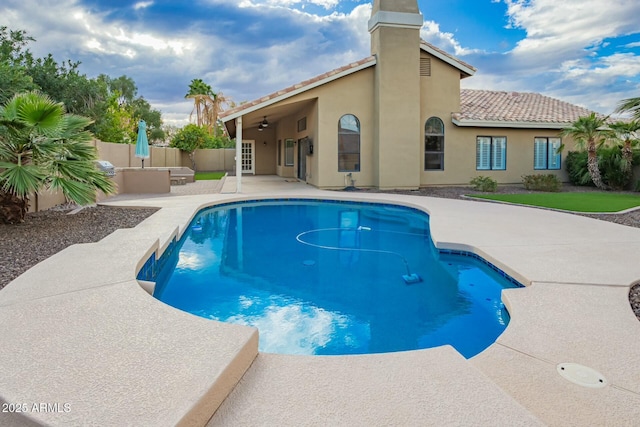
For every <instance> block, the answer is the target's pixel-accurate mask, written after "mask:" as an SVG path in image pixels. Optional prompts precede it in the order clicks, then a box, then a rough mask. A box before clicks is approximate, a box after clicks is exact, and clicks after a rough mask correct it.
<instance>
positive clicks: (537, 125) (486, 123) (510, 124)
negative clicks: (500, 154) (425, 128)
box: [451, 118, 570, 129]
mask: <svg viewBox="0 0 640 427" xmlns="http://www.w3.org/2000/svg"><path fill="white" fill-rule="evenodd" d="M451 121H452V122H453V124H454V125H456V126H459V127H479V128H514V129H564V128H566V127H567V126H569V125H570V123H549V122H514V121H494V120H458V119H455V118H453V119H451Z"/></svg>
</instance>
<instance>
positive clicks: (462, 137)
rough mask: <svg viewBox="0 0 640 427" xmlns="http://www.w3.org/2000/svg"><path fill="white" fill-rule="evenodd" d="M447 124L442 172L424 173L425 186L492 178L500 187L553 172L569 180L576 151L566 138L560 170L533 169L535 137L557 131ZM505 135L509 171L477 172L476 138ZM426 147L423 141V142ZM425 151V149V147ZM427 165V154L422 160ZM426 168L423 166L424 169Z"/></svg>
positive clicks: (448, 122)
mask: <svg viewBox="0 0 640 427" xmlns="http://www.w3.org/2000/svg"><path fill="white" fill-rule="evenodd" d="M442 119H443V121H444V122H445V125H446V129H445V158H444V170H443V171H422V174H421V175H422V176H421V182H420V184H421V185H422V186H428V185H453V184H464V185H466V184H469V181H470V180H471V179H473V178H474V177H476V176H489V177H491V178H493V179H495V180H496V181H498V183H500V184H509V183H511V184H513V183H521V182H522V176H523V175H531V174H541V173H544V174H546V173H553V174H555V175H558V176H559V177H560V178H561V179H562V181H567V180H568V176H567V173H566V171H565V170H564V169H565V158H566V153H567V151H568V150H571V149H573V147H574V143H573V141H572V140H570V139H568V138H565V139H563V143H565V145H566V148H565V150H564V152H563V154H562V164H561V165H562V169H561V170H559V171H558V170H556V171H554V170H535V169H534V168H533V143H534V138H536V137H558V136H559V131H558V130H555V129H504V128H503V129H501V128H460V127H457V126H455V125H452V124H451V120H449V121H447V120H445V118H442ZM478 136H505V137H506V138H507V163H506V166H507V168H506V170H502V171H487V170H476V137H478ZM422 144H423V147H424V141H423V143H422ZM423 149H424V148H423ZM422 162H423V163H424V155H423V160H422ZM422 168H423V169H424V166H422Z"/></svg>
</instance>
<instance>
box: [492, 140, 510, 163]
mask: <svg viewBox="0 0 640 427" xmlns="http://www.w3.org/2000/svg"><path fill="white" fill-rule="evenodd" d="M506 168H507V138H505V137H497V138H493V168H492V169H494V170H505V169H506Z"/></svg>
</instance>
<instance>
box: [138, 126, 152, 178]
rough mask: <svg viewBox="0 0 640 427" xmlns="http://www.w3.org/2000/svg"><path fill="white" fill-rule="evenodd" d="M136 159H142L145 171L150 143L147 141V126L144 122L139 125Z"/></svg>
mask: <svg viewBox="0 0 640 427" xmlns="http://www.w3.org/2000/svg"><path fill="white" fill-rule="evenodd" d="M136 157H138V158H140V159H142V169H144V159H148V158H149V141H148V140H147V124H146V123H145V121H144V120H140V122H139V123H138V140H137V141H136Z"/></svg>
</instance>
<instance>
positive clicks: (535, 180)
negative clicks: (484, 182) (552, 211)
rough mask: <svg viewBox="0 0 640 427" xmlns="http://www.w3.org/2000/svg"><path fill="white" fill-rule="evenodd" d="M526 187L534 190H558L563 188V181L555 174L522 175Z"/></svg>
mask: <svg viewBox="0 0 640 427" xmlns="http://www.w3.org/2000/svg"><path fill="white" fill-rule="evenodd" d="M522 183H523V184H524V188H526V189H527V190H533V191H550V192H554V193H555V192H558V191H560V189H561V188H562V182H561V181H560V178H558V177H557V176H556V175H554V174H551V173H549V174H537V175H524V176H523V177H522Z"/></svg>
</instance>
